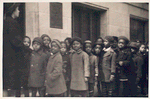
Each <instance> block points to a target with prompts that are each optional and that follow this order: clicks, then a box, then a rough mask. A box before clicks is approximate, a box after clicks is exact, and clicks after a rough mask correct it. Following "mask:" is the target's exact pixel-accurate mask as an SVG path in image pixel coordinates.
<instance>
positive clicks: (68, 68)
mask: <svg viewBox="0 0 150 99" xmlns="http://www.w3.org/2000/svg"><path fill="white" fill-rule="evenodd" d="M60 51H61V55H62V59H63V74H64V77H65V81H66V86H67V95H66V96H67V97H68V96H69V93H70V79H71V66H70V58H69V54H68V53H67V45H66V43H65V42H61V49H60Z"/></svg>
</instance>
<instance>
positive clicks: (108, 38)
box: [104, 36, 114, 43]
mask: <svg viewBox="0 0 150 99" xmlns="http://www.w3.org/2000/svg"><path fill="white" fill-rule="evenodd" d="M104 39H106V40H108V41H109V42H110V43H113V42H114V38H113V37H112V36H105V38H104Z"/></svg>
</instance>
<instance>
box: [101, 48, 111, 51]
mask: <svg viewBox="0 0 150 99" xmlns="http://www.w3.org/2000/svg"><path fill="white" fill-rule="evenodd" d="M103 50H104V51H105V52H108V51H109V50H111V47H109V48H104V49H103Z"/></svg>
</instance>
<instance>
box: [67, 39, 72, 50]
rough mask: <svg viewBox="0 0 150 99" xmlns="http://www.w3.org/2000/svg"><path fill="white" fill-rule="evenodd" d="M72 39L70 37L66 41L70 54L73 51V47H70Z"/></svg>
mask: <svg viewBox="0 0 150 99" xmlns="http://www.w3.org/2000/svg"><path fill="white" fill-rule="evenodd" d="M71 40H72V39H71V38H70V37H67V38H66V39H65V43H66V44H67V51H68V52H69V51H70V50H71V46H70V43H71Z"/></svg>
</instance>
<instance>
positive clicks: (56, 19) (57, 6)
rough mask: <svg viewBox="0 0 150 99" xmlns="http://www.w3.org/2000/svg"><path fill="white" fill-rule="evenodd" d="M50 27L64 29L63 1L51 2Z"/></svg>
mask: <svg viewBox="0 0 150 99" xmlns="http://www.w3.org/2000/svg"><path fill="white" fill-rule="evenodd" d="M50 27H51V28H58V29H62V28H63V26H62V3H55V2H52V3H50Z"/></svg>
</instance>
